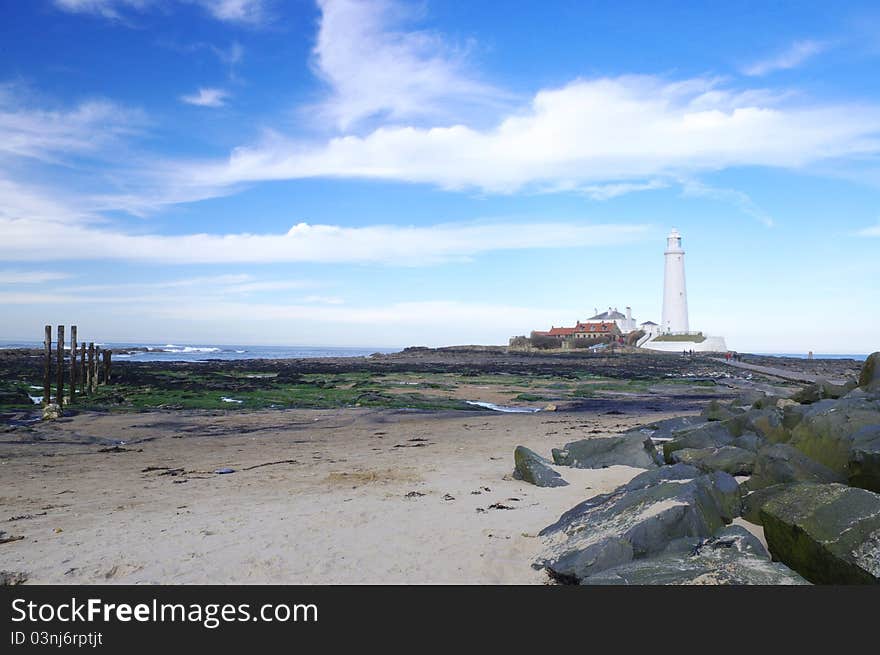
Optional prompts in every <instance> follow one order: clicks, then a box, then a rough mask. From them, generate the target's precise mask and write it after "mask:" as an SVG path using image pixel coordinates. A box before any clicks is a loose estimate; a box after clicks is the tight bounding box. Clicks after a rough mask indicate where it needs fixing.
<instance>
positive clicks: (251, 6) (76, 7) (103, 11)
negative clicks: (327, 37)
mask: <svg viewBox="0 0 880 655" xmlns="http://www.w3.org/2000/svg"><path fill="white" fill-rule="evenodd" d="M177 2H178V3H179V4H194V5H198V6H199V7H201V8H202V9H204V10H205V12H206V13H207V14H208V15H210V16H212V17H213V18H215V19H217V20H220V21H224V22H231V23H245V24H259V23H261V22H262V21H264V20H265V19H266V18H267V16H268V12H267V10H266V0H177ZM164 4H166V3H164V2H162V1H161V0H55V6H56V7H58V8H59V9H61V10H62V11H67V12H70V13H78V14H92V15H95V16H101V17H103V18H107V19H111V20H122V19H124V18H125V17H126V16H127V15H128V14H129V13H131V12H140V13H142V12H146V11H148V10H150V9H153V8H155V7H158V6H162V5H164Z"/></svg>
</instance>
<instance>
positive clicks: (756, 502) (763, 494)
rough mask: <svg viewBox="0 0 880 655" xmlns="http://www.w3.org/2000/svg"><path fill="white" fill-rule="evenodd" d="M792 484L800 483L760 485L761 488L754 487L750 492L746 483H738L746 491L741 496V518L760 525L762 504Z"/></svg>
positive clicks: (786, 489)
mask: <svg viewBox="0 0 880 655" xmlns="http://www.w3.org/2000/svg"><path fill="white" fill-rule="evenodd" d="M794 484H800V483H798V482H788V483H784V484H773V485H770V486H769V487H762V488H761V489H756V490H755V491H752V492H748V484H745V485H740V489H742V490H743V491H745V492H747V493H744V495H743V498H742V504H743V511H742V516H743V518H744V519H745V520H746V521H748V522H749V523H754V524H755V525H761V521H762V519H761V508H762V507H764V504H765V503H767V502H768V501H770V500H771V499H772V498H775V497H776V496H778V495H779V494H781V493H784V492H786V491H788V490H789V489H790V488H791V487H792V485H794Z"/></svg>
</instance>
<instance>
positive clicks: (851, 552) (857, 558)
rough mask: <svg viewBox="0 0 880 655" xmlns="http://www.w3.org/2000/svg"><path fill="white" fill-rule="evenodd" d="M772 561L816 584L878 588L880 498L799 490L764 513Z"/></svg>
mask: <svg viewBox="0 0 880 655" xmlns="http://www.w3.org/2000/svg"><path fill="white" fill-rule="evenodd" d="M761 519H762V523H763V525H764V534H765V536H766V538H767V544H768V546H769V548H770V552H771V553H772V555H773V558H774V559H776V560H779V561H781V562H783V563H785V564H787V565H788V566H790V567H791V568H793V569H794V570H795V571H797V572H798V573H800V574H801V575H802V576H804V577H805V578H806V579H807V580H809V581H811V582H814V583H817V584H877V583H880V495H878V494H875V493H873V492H870V491H866V490H864V489H856V488H854V487H847V486H844V485H841V484H809V483H805V484H798V485H793V486H792V487H791V488H790V489H788V490H787V491H785V492H784V493H781V494H778V495H777V496H776V497H775V498H772V499H770V500H769V501H767V502H766V503H765V504H764V506H763V507H762V509H761Z"/></svg>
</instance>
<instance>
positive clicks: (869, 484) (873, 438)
mask: <svg viewBox="0 0 880 655" xmlns="http://www.w3.org/2000/svg"><path fill="white" fill-rule="evenodd" d="M847 482H849V484H850V486H852V487H861V488H862V489H868V490H870V491H875V492H878V493H880V425H869V426H867V427H864V428H862V429H861V430H859V431H858V432H856V433H855V434H853V436H852V446H851V447H850V451H849V462H848V463H847Z"/></svg>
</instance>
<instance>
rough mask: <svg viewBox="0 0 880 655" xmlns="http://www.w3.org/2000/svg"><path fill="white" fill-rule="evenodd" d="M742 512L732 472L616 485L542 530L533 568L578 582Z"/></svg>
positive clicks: (713, 528)
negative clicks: (644, 484) (637, 485)
mask: <svg viewBox="0 0 880 655" xmlns="http://www.w3.org/2000/svg"><path fill="white" fill-rule="evenodd" d="M740 511H741V500H740V493H739V487H738V486H737V484H736V480H734V479H733V478H732V477H731V476H730V475H728V474H726V473H720V472H717V473H712V474H709V475H702V476H699V477H697V478H694V479H691V480H689V481H662V482H659V483H657V484H654V485H652V486H647V487H643V488H640V489H627V488H626V486H623V487H619V488H618V489H616V490H615V491H613V492H611V493H610V494H605V495H603V496H598V497H596V498H591V499H589V500H586V501H584V502H583V503H581V504H579V505H577V506H576V507H574V508H572V509H571V510H569V511H568V512H566V513H565V514H563V515H562V516H561V517H560V519H559V520H558V521H557V522H556V523H554V524H553V525H551V526H548V527H547V528H545V529H544V530H542V531H541V535H542V536H544V537H546V538H547V547H546V550H545V553H544V555H543V557H541V558H540V559H539V560H538V561H537V562H536V563H535V566H536V567H539V568H540V567H543V568H545V569H546V570H547V572H548V573H549V574H550V575H551V577H553V578H554V579H556V580H560V581H564V582H579V581H581V580H583V579H584V578H586V577H589V576H590V575H594V574H596V573H598V572H600V571H603V570H605V569H609V568H612V567H615V566H619V565H621V564H625V563H627V562H630V561H632V560H634V559H641V558H644V557H650V556H653V555H657V554H659V553H661V552H662V551H663V550H665V549H666V547H667V546H668V545H669V543H670V542H672V541H674V540H675V539H679V538H682V537H708V536H711V535H712V534H713V533H714V532H715V531H716V530H718V529H719V528H721V527H723V526H724V524H725V523H729V522H730V521H732V520H733V518H734V517H736V516H738V515H739V513H740Z"/></svg>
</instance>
